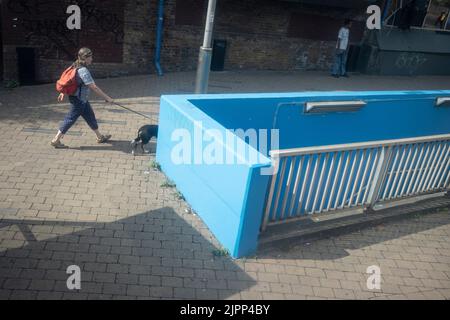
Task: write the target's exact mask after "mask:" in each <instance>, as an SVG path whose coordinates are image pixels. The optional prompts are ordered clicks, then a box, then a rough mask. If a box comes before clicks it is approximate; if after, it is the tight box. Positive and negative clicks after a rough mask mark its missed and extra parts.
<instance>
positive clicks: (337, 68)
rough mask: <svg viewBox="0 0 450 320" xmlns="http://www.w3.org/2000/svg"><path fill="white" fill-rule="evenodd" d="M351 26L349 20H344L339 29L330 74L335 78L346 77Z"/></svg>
mask: <svg viewBox="0 0 450 320" xmlns="http://www.w3.org/2000/svg"><path fill="white" fill-rule="evenodd" d="M351 26H352V22H351V21H350V20H345V23H344V26H343V27H342V28H341V29H339V34H338V40H337V43H336V53H335V57H334V64H333V70H332V71H331V72H332V73H331V75H332V76H333V77H336V78H339V77H348V75H347V72H346V70H347V53H348V41H349V36H350V27H351Z"/></svg>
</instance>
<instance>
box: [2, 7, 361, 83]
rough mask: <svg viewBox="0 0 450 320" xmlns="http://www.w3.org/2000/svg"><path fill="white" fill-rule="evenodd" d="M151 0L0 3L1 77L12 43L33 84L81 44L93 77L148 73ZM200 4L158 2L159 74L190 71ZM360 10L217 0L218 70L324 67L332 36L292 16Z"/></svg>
mask: <svg viewBox="0 0 450 320" xmlns="http://www.w3.org/2000/svg"><path fill="white" fill-rule="evenodd" d="M158 1H159V0H103V1H101V2H100V1H95V0H78V1H72V0H24V1H16V0H5V1H2V18H3V19H2V22H3V30H4V31H5V32H4V34H3V44H4V48H3V53H4V78H5V79H17V76H18V75H17V73H18V71H17V56H16V53H15V50H16V49H15V48H16V47H19V46H27V47H33V48H35V50H36V55H37V61H36V69H37V70H36V76H37V80H38V81H43V82H45V81H53V80H55V79H56V78H57V77H58V76H59V74H60V73H61V70H62V69H63V68H64V67H65V66H67V65H68V64H70V63H71V61H72V60H73V57H74V56H75V54H76V51H77V48H79V47H81V46H88V47H90V48H91V49H92V50H93V51H94V65H93V66H92V71H93V73H94V75H95V76H96V77H107V76H118V75H128V74H145V73H154V72H155V68H154V66H153V58H154V50H155V38H156V22H157V6H158ZM73 3H78V4H79V5H80V7H81V9H82V29H81V30H80V31H75V30H72V31H71V30H68V29H67V28H65V23H66V19H67V17H68V15H67V14H66V13H65V10H66V8H67V6H68V5H69V4H73ZM187 8H190V10H188V9H187ZM206 9H207V0H166V1H165V4H164V33H163V47H162V51H161V65H162V67H163V70H164V71H165V72H170V71H186V70H195V68H196V66H197V59H198V51H199V47H200V45H201V44H202V42H203V32H204V23H205V21H204V20H205V17H206ZM360 11H361V9H358V10H356V9H355V10H349V9H336V8H334V9H333V8H326V9H324V8H323V7H322V8H321V7H314V6H308V5H302V4H299V3H295V2H285V1H279V0H245V1H243V0H219V1H218V4H217V10H216V21H215V29H214V39H221V40H226V41H227V47H226V55H225V65H224V67H225V70H240V69H244V70H256V69H258V70H299V69H300V70H328V69H329V68H330V65H331V62H332V57H333V50H334V46H335V40H334V39H332V40H330V38H329V35H328V38H327V37H321V36H320V32H319V36H318V37H316V38H314V37H312V38H311V39H307V38H305V37H304V36H302V34H301V33H298V32H297V33H296V29H295V28H297V29H298V28H317V25H314V23H313V24H312V25H304V24H303V25H302V24H301V23H300V24H298V23H297V22H298V21H297V20H298V18H296V17H298V16H296V14H299V13H300V14H307V15H310V16H311V17H312V19H313V20H314V17H317V16H321V17H325V18H324V19H330V21H332V20H333V19H334V20H333V21H334V23H336V21H338V23H339V22H340V21H341V20H343V19H344V18H347V17H352V18H353V17H356V16H357V17H358V18H361V12H360ZM15 19H17V20H15ZM296 19H297V20H296ZM321 21H326V20H321ZM330 23H331V22H330ZM336 28H337V27H336ZM332 29H333V28H332ZM297 31H298V30H297ZM337 31H338V30H335V31H333V30H332V32H335V33H336V34H337ZM299 34H300V35H299Z"/></svg>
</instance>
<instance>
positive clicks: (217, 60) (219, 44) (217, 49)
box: [211, 40, 227, 71]
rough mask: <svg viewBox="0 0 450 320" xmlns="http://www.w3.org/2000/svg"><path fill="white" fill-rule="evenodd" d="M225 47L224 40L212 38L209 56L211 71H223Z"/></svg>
mask: <svg viewBox="0 0 450 320" xmlns="http://www.w3.org/2000/svg"><path fill="white" fill-rule="evenodd" d="M226 48H227V41H226V40H214V43H213V51H212V58H211V71H223V66H224V64H225V51H226Z"/></svg>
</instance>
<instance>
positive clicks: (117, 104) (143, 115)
mask: <svg viewBox="0 0 450 320" xmlns="http://www.w3.org/2000/svg"><path fill="white" fill-rule="evenodd" d="M113 104H115V105H116V106H119V107H121V108H124V109H126V110H128V111H131V112H134V113H136V114H138V115H140V116H142V117H144V118H147V119H150V120H152V118H150V117H149V116H146V115H145V114H142V113H140V112H138V111H134V110H131V109H130V108H127V107H125V106H123V105H121V104H119V103H117V102H113Z"/></svg>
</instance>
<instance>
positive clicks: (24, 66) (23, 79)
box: [17, 48, 36, 85]
mask: <svg viewBox="0 0 450 320" xmlns="http://www.w3.org/2000/svg"><path fill="white" fill-rule="evenodd" d="M17 63H18V66H19V82H20V85H30V84H34V83H36V60H35V50H34V48H17Z"/></svg>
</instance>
